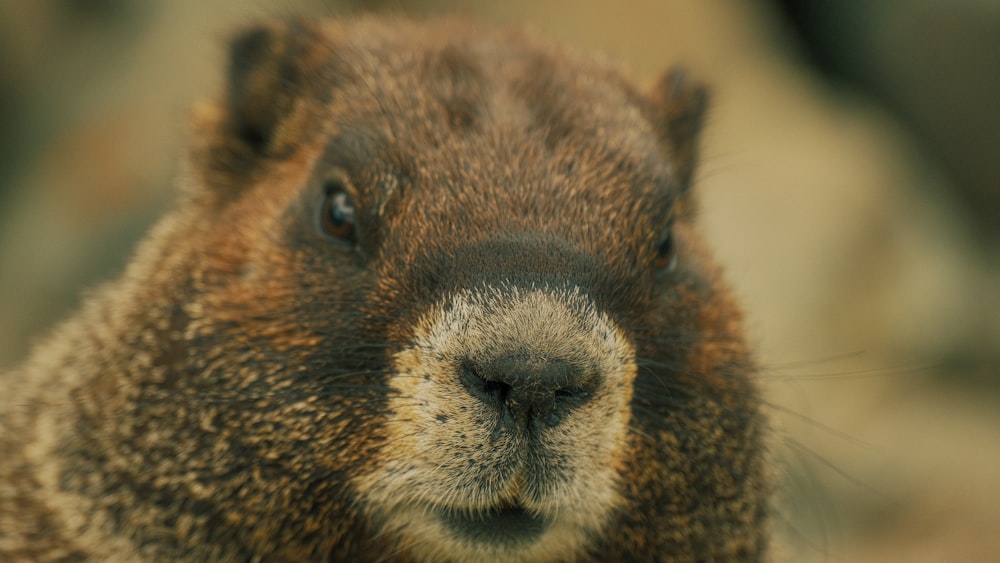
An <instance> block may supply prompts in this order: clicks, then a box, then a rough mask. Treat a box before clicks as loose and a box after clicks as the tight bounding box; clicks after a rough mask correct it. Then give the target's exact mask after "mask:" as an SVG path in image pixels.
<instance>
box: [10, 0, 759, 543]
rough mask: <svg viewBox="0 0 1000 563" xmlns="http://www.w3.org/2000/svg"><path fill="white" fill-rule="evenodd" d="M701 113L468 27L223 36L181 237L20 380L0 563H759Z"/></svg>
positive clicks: (611, 75) (172, 228)
mask: <svg viewBox="0 0 1000 563" xmlns="http://www.w3.org/2000/svg"><path fill="white" fill-rule="evenodd" d="M705 107H706V93H705V89H704V88H703V87H702V86H701V85H699V84H697V83H695V82H693V81H692V80H691V79H689V78H686V77H685V75H684V74H683V73H682V72H679V71H671V72H668V73H667V74H666V75H665V76H664V78H663V79H662V80H660V81H659V82H658V83H657V84H656V86H655V87H654V88H653V90H652V92H651V94H649V95H645V94H641V93H640V92H639V91H638V90H637V89H636V87H634V86H633V85H632V84H631V83H630V82H629V81H628V80H626V79H625V78H623V76H622V74H621V73H620V72H619V71H618V70H617V69H616V68H615V67H614V65H612V64H610V63H607V62H602V61H598V60H594V59H593V58H590V57H587V56H583V55H580V54H577V53H576V52H574V51H572V50H570V49H567V48H564V47H559V46H553V45H550V44H548V43H547V42H545V41H543V40H541V39H538V38H535V37H533V36H532V35H530V34H528V33H525V32H521V31H510V30H499V31H495V30H484V29H480V28H477V27H475V26H472V25H469V24H468V23H467V22H464V21H457V20H446V21H440V22H430V23H413V22H407V21H403V20H385V19H379V18H374V17H371V18H361V19H358V20H352V21H346V22H345V21H334V22H319V23H317V22H305V21H283V22H268V23H265V24H262V25H259V26H257V27H253V28H250V29H248V30H245V31H244V32H242V33H240V34H238V36H237V37H236V38H235V39H234V40H233V42H232V43H231V46H230V63H229V68H228V76H227V86H226V89H225V94H224V96H221V99H220V101H219V102H218V103H216V104H212V105H211V106H206V107H205V108H203V110H202V111H199V112H196V114H195V118H194V122H195V125H194V127H195V133H196V134H195V140H194V142H193V147H192V150H191V151H190V155H189V157H188V159H187V160H186V163H187V164H186V165H185V167H184V168H183V171H182V174H181V179H180V184H181V188H182V190H181V194H182V195H181V197H180V198H179V199H180V201H179V202H178V204H177V206H176V208H175V209H174V210H173V211H172V212H170V213H169V214H168V215H167V216H166V218H165V219H163V220H162V221H161V222H160V223H159V224H158V226H156V227H155V228H154V229H153V231H152V233H151V234H150V235H149V236H148V238H147V239H146V240H145V242H143V243H142V244H141V245H140V247H139V249H138V251H137V253H136V255H135V258H134V260H133V261H132V262H131V264H130V265H129V266H128V268H127V270H126V271H125V273H124V274H123V276H122V277H121V278H120V279H119V280H117V281H115V282H113V283H110V284H108V285H107V286H105V287H103V288H101V289H100V290H99V291H97V292H96V293H94V294H93V295H91V296H90V297H89V298H88V299H87V300H86V301H85V303H84V305H83V307H82V309H81V310H80V311H79V312H78V313H77V314H76V315H75V316H73V317H72V318H71V319H70V320H69V321H68V322H66V323H65V324H63V325H62V326H61V327H60V328H59V329H58V330H56V331H55V333H54V334H52V335H51V336H50V337H49V338H48V339H47V340H46V341H43V342H42V343H41V345H40V346H39V347H38V348H37V349H36V351H35V352H34V354H33V355H32V356H31V357H30V358H29V359H28V360H27V361H26V363H25V364H24V365H22V366H21V367H20V368H18V369H16V370H15V371H14V372H13V373H10V374H7V375H6V376H5V377H4V378H3V383H2V388H0V393H2V397H3V399H2V400H3V406H2V411H0V412H2V418H0V422H2V436H0V502H2V504H0V559H2V560H4V561H24V560H31V561H79V560H91V561H138V560H175V559H190V560H201V561H207V560H212V561H279V560H280V561H307V560H309V561H329V560H333V561H485V560H503V561H523V562H528V561H583V560H594V561H612V560H627V561H653V560H698V561H708V560H760V559H763V558H764V557H765V555H766V552H767V513H768V490H769V486H768V483H767V481H768V480H767V478H766V475H767V471H766V469H765V467H766V465H767V464H766V463H765V460H766V455H765V451H764V450H765V448H764V445H763V434H764V429H765V422H764V420H763V418H762V416H761V413H760V400H759V399H758V394H757V391H756V387H755V383H754V374H755V367H754V363H753V360H752V357H751V354H750V353H749V352H748V348H747V346H746V344H745V339H744V337H743V334H742V328H741V313H740V312H739V309H738V306H737V304H736V303H735V302H734V299H733V298H732V297H731V295H730V293H729V292H728V290H727V289H726V288H725V286H724V284H723V283H722V282H721V281H720V274H719V271H718V269H717V267H716V266H714V265H713V264H712V262H711V261H710V258H709V257H708V255H707V253H706V251H705V249H704V248H703V245H702V244H701V243H700V242H699V239H698V236H697V234H696V232H695V231H694V230H693V226H692V216H693V212H694V203H693V196H692V194H691V184H692V174H693V171H694V166H695V161H696V158H697V144H698V143H697V141H698V136H699V130H700V129H701V126H702V122H703V116H704V112H705Z"/></svg>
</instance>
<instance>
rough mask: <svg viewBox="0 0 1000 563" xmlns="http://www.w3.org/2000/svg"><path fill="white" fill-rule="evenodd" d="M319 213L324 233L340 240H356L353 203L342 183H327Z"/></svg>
mask: <svg viewBox="0 0 1000 563" xmlns="http://www.w3.org/2000/svg"><path fill="white" fill-rule="evenodd" d="M320 213H321V215H320V221H321V222H322V225H323V231H324V232H326V234H328V235H330V236H332V237H336V238H339V239H341V240H346V241H349V242H356V240H355V236H354V235H355V224H354V204H353V203H351V197H350V196H349V195H348V194H347V189H346V188H345V187H344V185H343V184H341V183H340V182H331V183H330V184H328V185H327V189H326V199H324V200H323V208H322V211H321V212H320Z"/></svg>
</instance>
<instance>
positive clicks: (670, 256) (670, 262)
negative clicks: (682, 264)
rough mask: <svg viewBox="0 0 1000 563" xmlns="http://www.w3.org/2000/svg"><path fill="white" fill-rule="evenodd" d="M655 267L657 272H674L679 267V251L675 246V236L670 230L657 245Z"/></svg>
mask: <svg viewBox="0 0 1000 563" xmlns="http://www.w3.org/2000/svg"><path fill="white" fill-rule="evenodd" d="M653 267H654V268H656V271H657V272H672V271H673V270H674V268H676V267H677V252H676V249H675V248H674V237H673V235H672V234H671V233H670V232H669V231H668V232H667V234H666V236H664V237H663V239H661V240H660V244H659V246H657V247H656V258H655V259H654V260H653Z"/></svg>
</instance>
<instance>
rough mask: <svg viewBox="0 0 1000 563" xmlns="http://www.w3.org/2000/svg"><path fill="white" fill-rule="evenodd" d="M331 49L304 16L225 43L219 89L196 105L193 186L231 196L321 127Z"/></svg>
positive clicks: (255, 29) (246, 32)
mask: <svg viewBox="0 0 1000 563" xmlns="http://www.w3.org/2000/svg"><path fill="white" fill-rule="evenodd" d="M331 57H332V50H331V46H330V43H329V41H328V40H327V38H326V36H325V35H323V33H322V31H321V30H320V29H319V28H317V27H314V26H313V25H310V24H308V23H306V22H298V21H290V22H270V23H265V24H262V25H258V26H255V27H252V28H249V29H246V30H244V31H243V32H241V33H239V34H238V35H237V36H236V37H235V38H234V39H233V40H232V41H231V42H230V44H229V66H228V69H227V73H226V83H225V93H224V95H223V96H222V99H221V100H220V101H219V102H218V103H213V104H207V105H204V106H201V107H198V108H197V111H196V112H195V114H194V129H195V132H196V136H195V140H194V142H193V143H192V147H191V152H190V162H191V164H192V170H193V172H194V174H196V176H197V177H198V181H196V182H194V184H193V186H197V187H205V188H208V191H207V192H206V191H198V192H196V193H198V194H215V195H221V196H226V197H229V196H232V195H234V194H238V193H241V191H240V189H239V188H241V187H242V186H246V185H249V184H251V183H252V182H253V176H254V175H255V174H256V173H258V172H259V171H260V170H262V167H264V166H265V165H266V163H267V162H270V161H273V160H275V159H280V158H283V157H286V156H288V155H289V154H291V152H292V151H294V150H295V149H296V148H297V147H298V146H300V145H301V144H302V143H304V142H308V140H309V138H310V136H311V135H313V133H314V132H315V131H317V130H319V128H320V127H321V123H322V118H321V115H320V112H321V111H322V107H323V105H324V104H325V102H326V101H328V97H329V96H330V89H331V87H332V82H331V80H330V75H331V74H332V73H333V72H334V71H332V70H331V69H330V68H329V66H330V65H329V61H330V60H331Z"/></svg>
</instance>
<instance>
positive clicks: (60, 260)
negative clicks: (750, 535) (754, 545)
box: [0, 0, 1000, 561]
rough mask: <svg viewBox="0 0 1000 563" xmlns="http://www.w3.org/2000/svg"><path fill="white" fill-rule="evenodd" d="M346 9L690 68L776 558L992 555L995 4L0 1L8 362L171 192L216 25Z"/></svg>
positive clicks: (715, 233)
mask: <svg viewBox="0 0 1000 563" xmlns="http://www.w3.org/2000/svg"><path fill="white" fill-rule="evenodd" d="M364 11H390V12H395V13H404V14H412V15H416V16H418V17H425V16H430V15H433V14H438V13H462V14H467V15H470V16H473V17H474V18H475V19H478V20H481V21H486V22H495V23H503V24H524V25H527V26H528V27H530V28H533V29H535V30H537V31H538V32H540V33H542V34H545V35H548V36H550V37H554V38H556V39H560V40H564V41H567V42H570V43H573V44H575V45H577V46H579V47H581V48H583V49H586V50H591V51H599V52H604V53H607V54H610V55H611V56H612V57H614V58H616V59H617V60H619V61H620V62H621V65H622V67H623V68H624V69H625V70H626V72H627V73H628V74H630V75H631V76H633V77H634V78H635V79H636V80H637V81H639V82H640V83H643V84H650V83H651V82H652V81H653V80H655V79H656V78H657V77H658V76H659V75H660V73H661V72H663V71H664V70H665V69H666V68H668V67H669V66H670V65H673V64H676V63H681V64H683V65H684V66H686V67H687V68H688V69H689V70H690V71H691V72H692V73H694V74H696V75H697V76H700V77H703V78H704V79H705V80H706V81H708V82H709V83H710V84H711V85H712V88H713V94H714V96H713V101H714V108H713V112H712V115H711V118H710V124H709V128H708V131H707V133H706V137H705V139H704V163H703V166H702V169H701V173H700V177H699V181H698V183H699V187H698V189H699V190H700V195H701V197H702V200H703V213H702V218H701V219H702V227H703V230H704V232H705V234H706V236H707V237H708V238H709V239H710V240H711V242H712V244H713V245H714V246H715V248H716V250H717V254H718V256H719V259H720V261H721V262H722V263H723V264H724V265H725V266H726V270H727V273H728V278H729V280H730V282H731V283H732V285H733V286H735V288H736V291H737V292H738V293H739V295H740V296H741V297H742V299H743V302H744V303H745V306H746V309H747V312H748V329H749V334H750V338H751V340H752V342H753V343H754V345H755V347H756V348H757V349H758V350H759V357H760V362H761V364H762V366H763V369H762V373H761V379H762V383H763V385H764V387H765V389H766V394H767V401H768V411H769V414H770V416H771V418H772V421H773V425H774V428H775V431H774V435H773V456H774V458H775V460H776V467H778V473H779V475H780V479H779V481H780V487H779V488H780V493H781V495H780V496H781V499H780V503H779V506H778V507H777V508H776V516H775V527H776V529H777V531H778V532H779V533H780V534H781V535H782V537H783V538H784V543H785V544H786V546H785V547H784V549H783V551H784V553H783V555H782V558H784V559H788V560H795V561H990V560H998V558H1000V534H997V532H998V531H1000V154H997V153H998V152H1000V1H997V0H994V1H990V0H951V1H949V2H942V1H939V0H905V1H904V0H881V1H879V2H865V1H862V0H853V1H849V0H844V1H838V2H830V1H823V0H813V1H809V0H802V1H793V0H770V1H765V0H760V1H757V2H735V1H708V0H703V1H699V2H693V1H667V0H625V1H619V2H617V3H607V2H598V1H596V0H577V1H569V0H563V1H549V2H538V1H528V0H510V1H508V2H483V3H469V2H464V3H463V2H456V1H451V0H412V1H407V0H394V1H367V2H366V1H361V0H356V1H347V0H343V1H337V0H326V1H319V0H282V1H280V2H278V1H274V2H266V1H263V0H255V1H246V0H241V1H236V0H228V1H227V0H213V1H210V2H204V1H198V0H178V1H172V2H148V1H142V0H33V1H31V2H23V1H18V0H0V367H10V366H11V365H13V364H15V363H16V362H18V361H19V360H20V359H22V358H23V357H24V356H25V355H26V354H27V351H28V349H29V347H30V345H31V343H32V341H34V340H36V339H37V338H38V337H39V336H40V334H42V333H43V332H44V330H45V329H46V327H49V326H50V325H51V324H52V323H54V322H55V321H57V320H58V319H59V318H60V317H63V316H65V315H66V314H68V312H69V311H71V310H72V309H73V308H74V307H75V306H76V305H77V304H78V303H79V299H80V296H81V294H82V291H83V289H84V288H86V287H88V286H92V285H94V284H95V283H97V282H99V281H101V280H106V279H109V278H110V277H112V276H114V275H115V273H116V272H118V271H119V270H120V269H121V267H122V266H123V264H124V263H125V261H126V260H127V258H128V256H129V253H130V249H131V248H132V246H133V245H134V243H135V241H136V239H137V238H138V237H140V236H141V235H142V233H143V232H144V231H145V230H146V229H147V228H148V226H149V225H150V224H151V222H152V221H154V220H155V218H156V217H157V216H159V215H160V214H161V213H162V212H163V211H164V210H165V209H167V208H168V207H169V205H170V202H171V197H172V179H173V177H174V173H175V172H174V171H175V170H176V164H177V161H178V159H179V157H180V156H181V152H182V147H183V146H184V144H185V142H186V138H187V135H188V131H187V128H186V122H187V116H188V112H189V109H190V108H191V106H192V105H193V104H194V103H196V102H197V101H198V100H202V99H205V98H208V97H211V96H213V95H215V94H216V93H218V92H219V91H220V87H221V85H220V77H221V72H220V69H221V68H222V64H223V62H224V57H223V55H224V53H225V49H224V46H225V42H226V39H227V38H228V37H229V36H231V34H232V33H233V30H234V29H236V28H238V27H239V26H242V25H246V24H248V23H250V22H253V21H254V20H256V19H258V18H260V17H264V16H268V15H290V14H307V15H344V14H351V13H358V12H364Z"/></svg>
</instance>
